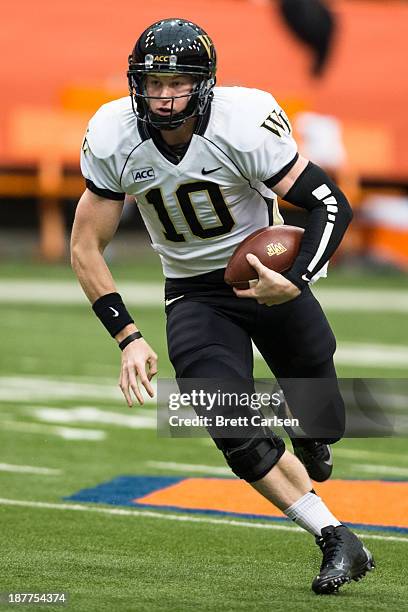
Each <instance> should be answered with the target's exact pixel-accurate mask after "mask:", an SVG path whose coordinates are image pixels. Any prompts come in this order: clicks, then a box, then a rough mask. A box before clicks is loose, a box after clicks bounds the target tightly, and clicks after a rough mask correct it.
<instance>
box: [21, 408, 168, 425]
mask: <svg viewBox="0 0 408 612" xmlns="http://www.w3.org/2000/svg"><path fill="white" fill-rule="evenodd" d="M27 412H28V413H29V414H30V415H32V416H34V418H36V419H38V420H40V421H45V422H47V423H97V424H102V423H103V424H105V425H116V426H118V427H127V428H129V429H156V427H157V419H156V413H154V416H151V414H150V415H149V416H148V415H146V414H144V415H140V414H128V415H126V414H123V413H121V412H110V411H108V410H101V409H100V408H96V407H94V406H76V407H75V408H50V407H44V408H43V407H38V408H37V407H33V408H29V409H28V410H27Z"/></svg>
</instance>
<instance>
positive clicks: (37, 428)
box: [0, 419, 106, 442]
mask: <svg viewBox="0 0 408 612" xmlns="http://www.w3.org/2000/svg"><path fill="white" fill-rule="evenodd" d="M0 429H4V430H6V431H17V432H22V433H29V434H40V435H42V436H44V435H49V436H57V437H59V438H63V439H64V440H90V441H92V442H99V441H101V440H104V439H105V438H106V432H104V431H101V430H98V429H79V428H78V427H53V426H50V425H39V424H37V423H26V422H22V421H3V420H1V419H0Z"/></svg>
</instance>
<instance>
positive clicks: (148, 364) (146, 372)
mask: <svg viewBox="0 0 408 612" xmlns="http://www.w3.org/2000/svg"><path fill="white" fill-rule="evenodd" d="M155 374H157V355H156V353H155V352H154V351H153V349H152V348H151V347H150V346H149V345H148V344H147V342H146V340H144V338H139V339H138V340H134V341H133V342H131V343H130V344H128V345H127V346H126V347H125V348H124V349H123V352H122V364H121V370H120V378H119V387H120V388H121V391H122V393H123V395H124V396H125V399H126V402H127V404H128V406H129V408H131V407H132V406H133V398H132V393H133V395H134V396H135V397H136V399H137V401H138V402H139V404H144V399H143V394H142V391H141V388H140V384H139V383H141V384H142V385H143V387H144V388H145V389H146V391H147V393H148V394H149V395H150V397H154V390H153V387H152V385H151V383H150V381H151V379H152V378H153V376H154V375H155Z"/></svg>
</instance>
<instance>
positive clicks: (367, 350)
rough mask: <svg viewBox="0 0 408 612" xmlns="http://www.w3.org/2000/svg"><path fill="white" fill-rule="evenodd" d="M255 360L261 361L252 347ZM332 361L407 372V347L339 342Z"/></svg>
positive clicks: (258, 353)
mask: <svg viewBox="0 0 408 612" xmlns="http://www.w3.org/2000/svg"><path fill="white" fill-rule="evenodd" d="M253 348H254V357H255V359H263V357H262V355H261V354H260V352H259V351H258V349H257V348H256V347H255V346H254V347H253ZM334 361H335V362H336V363H337V364H342V365H357V366H360V367H361V366H364V367H367V368H375V367H378V366H379V367H384V368H394V367H400V368H404V369H406V370H407V372H408V365H407V364H408V347H406V346H401V345H398V344H372V343H370V342H339V343H338V348H337V351H336V353H335V354H334Z"/></svg>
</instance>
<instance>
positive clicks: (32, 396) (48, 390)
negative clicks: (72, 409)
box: [0, 376, 156, 404]
mask: <svg viewBox="0 0 408 612" xmlns="http://www.w3.org/2000/svg"><path fill="white" fill-rule="evenodd" d="M152 384H153V388H154V389H155V392H156V386H155V385H156V382H155V381H154V382H153V383H152ZM146 395H147V394H146ZM84 398H86V399H89V398H91V399H99V400H104V401H111V400H116V401H117V402H122V403H124V401H125V400H124V398H123V395H122V393H121V391H120V390H119V387H118V384H117V381H116V380H111V381H108V382H107V381H106V378H103V379H102V378H101V380H100V381H94V380H93V381H92V382H91V381H89V380H86V379H85V380H83V379H81V378H80V377H78V378H77V379H72V378H71V379H65V380H64V379H61V378H51V377H45V376H0V401H10V402H12V401H15V402H17V401H23V402H30V401H32V402H33V401H51V400H59V399H72V400H74V399H75V400H80V401H84ZM145 403H146V404H155V403H156V399H155V398H151V397H145Z"/></svg>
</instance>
